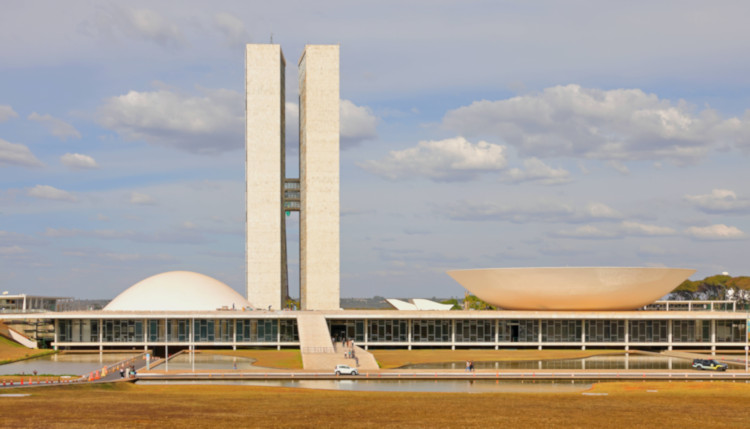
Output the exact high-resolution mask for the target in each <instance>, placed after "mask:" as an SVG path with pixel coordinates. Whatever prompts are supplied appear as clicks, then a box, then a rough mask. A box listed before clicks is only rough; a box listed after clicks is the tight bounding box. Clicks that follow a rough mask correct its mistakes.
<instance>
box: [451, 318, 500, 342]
mask: <svg viewBox="0 0 750 429" xmlns="http://www.w3.org/2000/svg"><path fill="white" fill-rule="evenodd" d="M449 338H450V337H449ZM494 341H495V321H494V320H476V319H473V320H456V342H487V343H489V342H494Z"/></svg>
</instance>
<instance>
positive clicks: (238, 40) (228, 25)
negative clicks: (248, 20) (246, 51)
mask: <svg viewBox="0 0 750 429" xmlns="http://www.w3.org/2000/svg"><path fill="white" fill-rule="evenodd" d="M214 27H216V29H218V30H219V32H221V34H222V35H224V37H225V38H226V40H227V43H228V44H229V45H230V46H233V47H239V46H244V45H245V44H246V43H248V42H250V34H249V33H248V32H247V29H246V28H245V23H243V22H242V20H240V19H239V18H237V17H236V16H234V15H232V14H229V13H226V12H219V13H217V14H216V15H214Z"/></svg>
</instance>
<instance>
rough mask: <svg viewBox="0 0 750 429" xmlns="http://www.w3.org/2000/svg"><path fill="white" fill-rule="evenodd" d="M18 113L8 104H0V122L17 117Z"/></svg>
mask: <svg viewBox="0 0 750 429" xmlns="http://www.w3.org/2000/svg"><path fill="white" fill-rule="evenodd" d="M17 117H18V113H16V111H15V110H13V108H12V107H10V106H8V105H3V104H0V122H5V121H7V120H9V119H12V118H17Z"/></svg>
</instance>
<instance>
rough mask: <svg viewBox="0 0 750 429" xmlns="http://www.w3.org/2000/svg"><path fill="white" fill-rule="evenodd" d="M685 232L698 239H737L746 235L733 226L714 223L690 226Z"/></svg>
mask: <svg viewBox="0 0 750 429" xmlns="http://www.w3.org/2000/svg"><path fill="white" fill-rule="evenodd" d="M685 233H686V234H687V235H689V236H691V237H693V238H696V239H699V240H737V239H742V238H745V237H746V234H745V233H744V232H742V231H741V230H740V229H739V228H737V227H735V226H727V225H724V224H716V225H710V226H691V227H689V228H687V229H686V230H685Z"/></svg>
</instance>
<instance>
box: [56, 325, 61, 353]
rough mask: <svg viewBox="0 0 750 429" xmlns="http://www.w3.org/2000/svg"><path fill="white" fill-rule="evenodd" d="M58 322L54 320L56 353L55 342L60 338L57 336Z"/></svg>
mask: <svg viewBox="0 0 750 429" xmlns="http://www.w3.org/2000/svg"><path fill="white" fill-rule="evenodd" d="M58 322H59V320H58V319H55V351H57V341H58V339H59V338H60V337H58V336H57V333H58V332H59V323H58Z"/></svg>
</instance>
